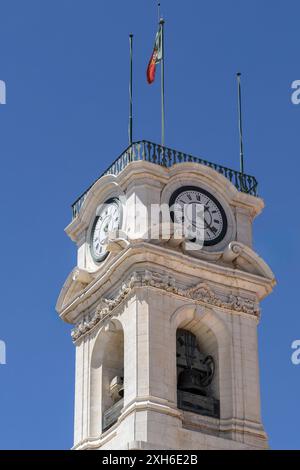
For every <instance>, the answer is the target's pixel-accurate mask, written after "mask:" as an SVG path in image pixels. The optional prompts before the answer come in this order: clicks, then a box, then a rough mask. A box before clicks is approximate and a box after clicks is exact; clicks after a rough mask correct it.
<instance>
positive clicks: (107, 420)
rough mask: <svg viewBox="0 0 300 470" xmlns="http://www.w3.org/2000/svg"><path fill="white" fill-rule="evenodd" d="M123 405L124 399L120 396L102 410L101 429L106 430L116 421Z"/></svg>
mask: <svg viewBox="0 0 300 470" xmlns="http://www.w3.org/2000/svg"><path fill="white" fill-rule="evenodd" d="M123 406H124V399H123V398H121V400H119V401H117V402H116V403H114V404H113V405H112V406H111V407H110V408H108V410H106V411H104V413H103V420H102V431H106V430H107V429H108V428H110V427H111V426H112V425H113V424H114V423H116V422H117V421H118V417H119V416H120V414H121V411H122V408H123Z"/></svg>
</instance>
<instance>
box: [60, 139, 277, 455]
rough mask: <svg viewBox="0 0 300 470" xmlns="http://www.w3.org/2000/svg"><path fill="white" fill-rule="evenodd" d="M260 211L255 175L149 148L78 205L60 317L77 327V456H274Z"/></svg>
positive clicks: (133, 154)
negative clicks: (266, 414) (258, 241)
mask: <svg viewBox="0 0 300 470" xmlns="http://www.w3.org/2000/svg"><path fill="white" fill-rule="evenodd" d="M186 207H188V208H189V209H190V210H189V211H187V212H185V208H186ZM263 207H264V203H263V201H262V199H261V198H259V197H258V196H257V181H256V179H255V178H254V177H253V176H249V175H246V174H242V173H239V172H237V171H234V170H231V169H229V168H226V167H223V166H221V165H217V164H213V163H210V162H207V161H205V160H203V159H200V158H197V157H193V156H191V155H187V154H185V153H183V152H179V151H175V150H172V149H169V148H167V147H162V146H160V145H157V144H154V143H151V142H146V141H140V142H136V143H134V144H132V145H131V146H130V147H129V148H128V149H127V150H125V151H124V152H123V153H122V154H121V155H120V157H119V158H117V159H116V160H115V161H114V163H113V164H112V165H111V166H110V167H109V168H108V169H107V171H105V172H104V173H103V174H102V176H101V177H100V178H98V180H97V181H96V182H95V183H94V184H93V185H92V186H91V187H90V188H89V189H88V190H87V191H86V192H85V193H84V194H83V195H82V196H80V198H79V199H78V200H77V201H76V202H75V203H74V204H73V214H72V215H73V218H72V221H71V223H70V224H69V225H68V227H67V228H66V233H67V234H68V236H69V237H70V238H71V239H72V241H74V242H75V243H76V246H77V263H76V266H75V268H74V269H73V270H72V272H71V273H70V275H69V276H68V278H67V280H66V282H65V284H64V286H63V288H62V291H61V293H60V295H59V298H58V302H57V311H58V313H59V316H60V317H61V319H62V320H64V321H65V322H68V323H71V324H72V325H74V327H73V330H72V339H73V342H74V345H75V349H76V379H75V381H76V385H75V420H74V449H128V450H129V449H266V448H268V441H267V436H266V434H265V431H264V428H263V424H262V421H261V411H260V387H259V368H258V345H257V326H258V323H259V319H260V301H261V300H262V299H263V298H264V297H266V296H267V295H268V294H269V293H270V292H271V291H272V289H273V287H274V285H275V279H274V275H273V273H272V271H271V270H270V268H269V267H268V266H267V264H266V263H265V262H264V261H263V260H262V258H260V257H259V255H258V254H257V253H256V252H255V251H254V250H253V248H252V223H253V219H254V218H255V217H256V216H257V215H258V214H259V213H260V212H261V211H262V209H263ZM198 208H201V211H200V212H199V213H200V222H201V223H200V232H201V234H202V241H203V243H202V245H201V244H200V245H199V244H198V243H197V240H196V239H197V236H196V235H195V232H194V231H193V230H194V229H195V227H196V225H197V223H196V222H197V220H196V219H197V217H196V218H195V216H194V215H193V214H194V213H197V209H198Z"/></svg>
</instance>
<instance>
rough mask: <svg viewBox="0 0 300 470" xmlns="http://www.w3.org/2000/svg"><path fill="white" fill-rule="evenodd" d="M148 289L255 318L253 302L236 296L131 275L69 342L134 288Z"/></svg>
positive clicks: (155, 275)
mask: <svg viewBox="0 0 300 470" xmlns="http://www.w3.org/2000/svg"><path fill="white" fill-rule="evenodd" d="M142 286H149V287H153V288H156V289H160V290H164V291H166V292H172V293H174V294H176V295H179V296H181V297H185V298H188V299H191V300H193V301H194V302H195V303H204V304H208V305H212V306H216V307H220V308H226V309H230V310H234V311H236V312H241V313H246V314H248V315H254V316H257V317H258V316H259V307H258V304H257V302H254V301H253V300H251V299H248V298H245V297H241V296H237V295H233V294H230V295H224V294H220V293H217V292H215V291H214V290H213V289H212V288H211V287H210V286H209V285H207V284H206V283H205V282H200V283H198V284H197V285H195V286H193V287H190V288H188V289H182V288H181V287H179V286H177V285H176V281H175V278H174V277H172V276H169V275H168V274H161V273H158V272H153V271H148V270H144V271H139V272H134V273H133V274H132V275H131V276H130V277H129V278H128V280H127V281H126V282H124V283H123V284H122V286H121V288H120V290H119V291H118V292H117V293H116V295H115V296H114V298H112V299H106V298H102V299H101V301H100V302H99V303H98V305H97V307H96V308H95V310H94V311H93V312H92V313H89V314H87V315H85V316H84V317H83V318H82V319H81V320H80V321H79V322H78V323H77V324H76V325H75V327H74V329H73V330H72V332H71V336H72V340H73V341H74V342H75V341H76V340H78V339H79V338H80V337H81V336H82V335H84V334H85V333H87V332H88V331H90V330H91V329H92V328H93V327H94V326H95V325H97V324H98V323H99V322H100V321H102V320H104V319H105V318H106V317H108V316H110V315H111V313H112V311H113V310H114V309H115V308H116V307H117V306H118V305H119V304H120V303H121V302H122V301H123V300H125V299H126V298H127V297H128V295H129V294H130V293H131V292H132V291H133V289H134V288H135V287H142Z"/></svg>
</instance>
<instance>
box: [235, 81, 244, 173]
mask: <svg viewBox="0 0 300 470" xmlns="http://www.w3.org/2000/svg"><path fill="white" fill-rule="evenodd" d="M236 77H237V85H238V115H239V138H240V170H241V173H242V175H243V174H244V146H243V127H242V93H241V73H239V72H238V73H237V74H236Z"/></svg>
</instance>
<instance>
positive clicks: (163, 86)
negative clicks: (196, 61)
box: [159, 18, 165, 146]
mask: <svg viewBox="0 0 300 470" xmlns="http://www.w3.org/2000/svg"><path fill="white" fill-rule="evenodd" d="M159 24H160V26H161V48H162V61H161V145H162V146H164V145H165V44H164V24H165V22H164V20H163V19H162V18H161V19H160V21H159Z"/></svg>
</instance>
